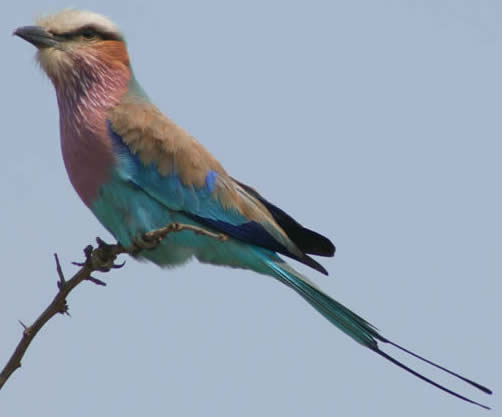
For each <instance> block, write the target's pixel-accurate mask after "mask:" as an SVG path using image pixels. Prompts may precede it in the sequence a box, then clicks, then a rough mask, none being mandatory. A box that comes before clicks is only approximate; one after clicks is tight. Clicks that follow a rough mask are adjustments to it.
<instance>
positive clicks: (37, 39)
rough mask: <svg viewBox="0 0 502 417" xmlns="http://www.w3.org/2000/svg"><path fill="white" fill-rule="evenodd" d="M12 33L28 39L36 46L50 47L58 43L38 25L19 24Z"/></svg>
mask: <svg viewBox="0 0 502 417" xmlns="http://www.w3.org/2000/svg"><path fill="white" fill-rule="evenodd" d="M14 35H16V36H19V37H20V38H22V39H24V40H25V41H28V42H29V43H31V44H33V45H35V46H36V47H37V48H50V47H51V46H56V45H57V44H58V43H59V42H58V40H57V39H56V38H55V37H54V36H53V35H52V34H51V33H49V32H47V31H46V30H45V29H44V28H42V27H40V26H21V27H20V28H17V29H16V30H15V31H14Z"/></svg>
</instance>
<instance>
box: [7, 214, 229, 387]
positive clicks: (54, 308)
mask: <svg viewBox="0 0 502 417" xmlns="http://www.w3.org/2000/svg"><path fill="white" fill-rule="evenodd" d="M184 230H189V231H192V232H194V233H197V234H200V235H205V236H209V237H212V238H214V239H218V240H226V239H227V236H226V235H223V234H219V233H214V232H211V231H209V230H205V229H202V228H200V227H197V226H193V225H188V224H179V223H171V224H169V225H167V226H166V227H163V228H160V229H156V230H152V231H151V232H147V233H145V234H144V235H143V236H141V237H140V238H139V239H137V240H135V242H134V243H133V245H132V246H131V247H129V248H124V247H123V246H122V245H121V244H120V243H116V244H113V245H109V244H107V243H105V242H104V241H103V240H101V239H100V238H96V242H97V244H98V247H97V248H93V247H92V246H91V245H89V246H87V247H86V248H85V249H84V255H85V261H84V262H82V263H76V262H73V264H74V265H77V266H80V269H79V270H78V271H77V272H76V273H75V274H74V275H73V276H72V277H71V278H70V279H69V280H68V281H67V280H66V279H65V277H64V274H63V269H62V268H61V264H60V262H59V258H58V256H57V254H54V258H55V261H56V271H57V274H58V278H59V280H58V282H57V285H58V289H59V291H58V292H57V294H56V296H55V297H54V298H53V299H52V301H51V303H50V304H49V305H48V306H47V308H46V309H45V310H44V311H43V312H42V313H41V314H40V316H38V318H37V319H36V320H35V321H34V322H33V324H32V325H31V326H26V325H25V324H24V323H23V322H22V321H21V320H19V323H20V324H21V325H22V326H23V335H22V337H21V340H20V341H19V343H18V344H17V346H16V348H15V349H14V352H13V353H12V355H11V357H10V358H9V360H8V362H7V364H6V365H5V366H4V368H3V369H2V372H0V389H2V387H3V386H4V384H5V382H7V380H8V379H9V378H10V376H11V375H12V374H13V373H14V371H15V370H16V369H18V368H20V367H21V359H22V358H23V356H24V354H25V353H26V350H27V349H28V347H29V346H30V343H31V342H32V341H33V339H34V338H35V336H36V335H37V333H38V332H39V331H40V329H42V327H43V326H44V325H45V324H46V323H47V322H48V321H49V320H50V319H51V318H52V317H54V316H55V315H56V314H58V313H60V314H67V315H69V313H68V305H67V303H66V297H68V294H69V293H70V292H71V291H72V290H73V289H74V288H75V287H76V286H77V285H79V284H80V283H81V282H82V281H90V282H93V283H94V284H97V285H100V286H104V285H106V283H105V282H103V281H101V280H99V279H97V278H94V277H92V276H91V274H92V273H93V272H96V271H99V272H108V271H110V270H111V269H119V268H122V267H123V266H124V265H125V262H123V263H121V264H116V263H115V260H116V258H117V256H118V255H120V254H123V253H126V254H130V255H138V254H139V253H141V252H143V251H147V250H151V249H154V248H156V247H157V246H158V245H159V244H160V242H161V241H162V239H164V238H165V237H166V236H167V235H168V234H169V233H177V232H181V231H184Z"/></svg>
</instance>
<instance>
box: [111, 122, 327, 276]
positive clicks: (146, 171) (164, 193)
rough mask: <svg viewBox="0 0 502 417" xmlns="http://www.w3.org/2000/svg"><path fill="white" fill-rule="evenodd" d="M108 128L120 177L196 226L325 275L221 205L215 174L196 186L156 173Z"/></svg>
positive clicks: (260, 227) (308, 260)
mask: <svg viewBox="0 0 502 417" xmlns="http://www.w3.org/2000/svg"><path fill="white" fill-rule="evenodd" d="M108 130H109V133H110V139H111V141H112V145H113V148H114V151H115V154H116V155H118V158H117V161H118V164H117V166H116V167H115V169H116V170H117V174H118V175H119V176H120V177H121V178H122V179H123V180H125V181H127V182H130V183H131V184H133V185H134V186H136V187H139V188H140V189H142V190H144V191H145V192H146V193H147V194H149V195H150V196H152V197H153V198H155V199H156V200H157V201H159V202H161V203H162V204H164V205H165V206H166V207H167V208H168V209H170V210H174V211H177V212H179V213H183V214H184V215H185V216H186V217H187V218H189V219H191V220H193V221H195V222H196V223H198V224H200V225H203V226H206V227H209V228H211V229H214V230H216V231H218V232H221V233H225V234H226V235H228V236H230V237H233V238H234V239H237V240H240V241H242V242H246V243H249V244H252V245H255V246H258V247H263V248H265V249H268V250H270V251H273V252H278V253H282V254H284V255H286V256H289V257H291V258H293V259H296V260H298V261H300V262H302V263H305V264H306V265H309V266H311V267H312V268H314V269H316V270H317V271H319V272H321V273H323V274H326V275H327V271H326V269H325V268H324V267H322V266H321V265H320V264H319V263H318V262H316V261H315V260H314V259H312V258H310V257H309V256H307V255H305V254H302V256H298V255H297V254H293V253H291V251H290V250H288V249H287V248H286V247H285V246H284V245H282V244H281V243H280V242H279V241H278V240H277V239H275V238H274V236H272V235H271V234H270V233H269V232H268V231H267V230H266V228H265V227H264V226H263V225H261V224H260V223H258V222H256V221H249V220H248V219H246V218H245V217H244V216H243V215H242V214H241V213H239V212H238V211H237V210H233V209H228V208H224V207H223V206H222V205H221V203H220V202H219V201H218V199H216V198H215V197H214V195H213V194H212V192H213V190H214V188H215V182H216V177H217V173H215V172H213V171H209V172H208V174H207V176H206V181H205V185H204V186H202V187H200V188H195V187H193V186H187V185H185V184H183V183H182V182H181V180H180V179H179V177H178V176H177V175H176V173H174V172H173V173H172V174H170V175H167V176H165V175H161V174H159V172H158V170H157V167H156V166H155V165H154V164H150V165H147V166H146V165H144V164H143V163H142V162H141V161H140V160H139V159H138V157H137V156H136V155H134V154H133V153H132V152H131V151H130V149H129V147H128V146H127V145H126V144H125V143H124V141H123V140H122V138H121V137H120V135H118V134H117V133H116V132H115V131H114V130H113V127H112V126H111V123H110V122H108ZM246 191H247V190H246ZM288 218H289V217H288Z"/></svg>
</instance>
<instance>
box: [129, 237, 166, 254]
mask: <svg viewBox="0 0 502 417" xmlns="http://www.w3.org/2000/svg"><path fill="white" fill-rule="evenodd" d="M161 241H162V237H158V236H149V235H148V234H146V233H145V234H143V235H140V236H137V237H135V238H133V240H132V244H133V247H134V249H135V250H134V251H135V252H136V253H138V252H140V251H142V250H149V249H155V248H156V247H157V246H159V244H160V242H161Z"/></svg>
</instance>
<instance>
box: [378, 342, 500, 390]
mask: <svg viewBox="0 0 502 417" xmlns="http://www.w3.org/2000/svg"><path fill="white" fill-rule="evenodd" d="M379 340H380V341H381V342H383V343H388V344H390V345H392V346H394V347H396V348H398V349H400V350H402V351H403V352H406V353H408V354H409V355H411V356H414V357H415V358H417V359H420V360H421V361H424V362H426V363H428V364H429V365H432V366H434V367H435V368H438V369H441V370H442V371H444V372H446V373H448V374H450V375H453V376H455V377H457V378H458V379H461V380H462V381H464V382H467V383H468V384H470V385H472V386H473V387H476V388H477V389H479V390H480V391H483V392H484V393H486V394H492V393H493V392H492V390H491V389H489V388H486V387H485V386H483V385H481V384H478V383H477V382H475V381H473V380H472V379H469V378H466V377H465V376H462V375H459V374H457V373H456V372H453V371H451V370H449V369H448V368H445V367H444V366H441V365H439V364H437V363H434V362H432V361H431V360H429V359H427V358H424V357H423V356H420V355H418V354H417V353H415V352H412V351H411V350H409V349H406V348H405V347H403V346H400V345H398V344H397V343H394V342H392V341H390V340H388V339H385V338H384V337H381V338H380V339H379Z"/></svg>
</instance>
